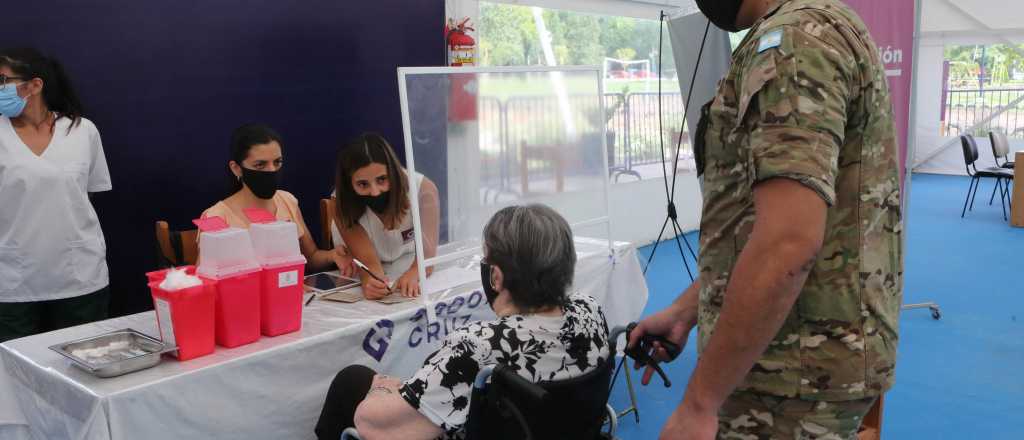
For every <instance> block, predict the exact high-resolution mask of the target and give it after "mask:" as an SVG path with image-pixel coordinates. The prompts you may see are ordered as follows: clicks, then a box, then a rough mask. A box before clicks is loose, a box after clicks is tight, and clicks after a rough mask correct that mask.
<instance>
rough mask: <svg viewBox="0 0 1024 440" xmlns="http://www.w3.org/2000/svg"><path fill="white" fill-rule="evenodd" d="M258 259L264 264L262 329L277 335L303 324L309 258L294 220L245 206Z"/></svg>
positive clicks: (266, 334) (261, 305) (299, 327)
mask: <svg viewBox="0 0 1024 440" xmlns="http://www.w3.org/2000/svg"><path fill="white" fill-rule="evenodd" d="M245 215H246V216H247V217H249V221H250V222H251V224H250V225H249V235H250V236H251V237H252V245H253V250H254V251H255V253H256V261H258V262H259V263H260V266H261V267H262V268H263V273H262V277H263V282H262V290H261V292H260V331H261V332H262V333H263V335H264V336H278V335H283V334H286V333H292V332H296V331H299V329H301V328H302V294H303V288H302V279H303V276H304V275H305V267H306V258H305V257H303V256H302V252H301V251H300V250H299V230H298V226H296V225H295V223H291V222H286V221H277V219H275V218H274V216H273V215H272V214H270V213H269V212H267V211H265V210H263V209H246V210H245Z"/></svg>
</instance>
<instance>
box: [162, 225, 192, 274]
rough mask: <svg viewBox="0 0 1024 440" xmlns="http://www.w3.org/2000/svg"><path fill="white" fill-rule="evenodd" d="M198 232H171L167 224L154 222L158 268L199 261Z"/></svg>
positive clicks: (185, 264)
mask: <svg viewBox="0 0 1024 440" xmlns="http://www.w3.org/2000/svg"><path fill="white" fill-rule="evenodd" d="M198 237H199V230H198V229H191V230H186V231H172V230H171V228H170V226H168V224H167V222H165V221H163V220H159V221H157V222H156V245H157V262H158V264H159V266H160V267H162V268H166V267H171V266H187V265H190V264H196V261H198V260H199V240H198Z"/></svg>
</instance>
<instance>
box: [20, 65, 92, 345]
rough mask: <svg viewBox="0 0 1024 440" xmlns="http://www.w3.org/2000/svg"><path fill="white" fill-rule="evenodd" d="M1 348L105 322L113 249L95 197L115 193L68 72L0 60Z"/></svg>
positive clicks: (48, 66) (56, 68)
mask: <svg viewBox="0 0 1024 440" xmlns="http://www.w3.org/2000/svg"><path fill="white" fill-rule="evenodd" d="M0 83H2V85H0V157H2V158H3V160H0V203H2V206H3V209H0V342H3V341H6V340H10V339H15V338H20V337H24V336H29V335H32V334H36V333H41V332H46V331H50V330H55V329H58V328H63V327H69V326H73V325H78V324H83V323H87V322H92V321H97V320H101V319H105V318H106V317H107V305H108V303H109V301H110V292H109V290H108V285H109V279H108V275H107V261H106V243H105V241H104V239H103V231H102V230H101V229H100V224H99V219H98V218H97V216H96V211H95V210H94V209H93V206H92V204H91V202H90V201H89V194H90V193H95V192H102V191H109V190H110V189H111V185H110V173H109V172H108V170H107V161H106V158H105V157H104V155H103V145H102V143H101V142H100V134H99V132H98V131H97V130H96V126H95V125H93V124H92V122H90V121H89V120H88V119H85V118H83V117H82V106H81V103H80V102H79V100H78V96H77V95H76V94H75V91H74V89H73V88H72V86H71V82H70V80H69V78H68V77H67V75H66V74H65V73H64V69H63V68H62V67H61V65H60V64H59V63H58V62H57V61H56V60H54V59H52V58H47V57H45V56H43V55H41V54H40V53H39V52H38V51H36V50H34V49H10V50H3V51H0Z"/></svg>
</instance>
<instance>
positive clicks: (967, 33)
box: [913, 0, 1024, 175]
mask: <svg viewBox="0 0 1024 440" xmlns="http://www.w3.org/2000/svg"><path fill="white" fill-rule="evenodd" d="M1021 17H1024V2H1021V1H1011V0H924V1H923V5H922V16H921V35H920V48H919V53H918V59H917V69H918V77H917V89H916V90H917V92H916V93H917V115H916V120H915V121H914V122H913V127H914V130H915V133H916V146H915V147H916V148H914V152H915V154H914V160H913V164H914V172H923V173H936V174H953V175H965V174H966V170H965V168H964V158H963V152H962V150H961V148H960V142H959V140H958V138H956V137H944V136H941V135H940V133H941V131H940V126H939V121H940V119H941V113H942V108H941V107H942V94H943V84H942V65H943V61H944V59H945V48H946V46H948V45H971V44H1002V43H1011V42H1012V43H1021V42H1024V27H1021V26H1022V23H1024V22H1022V21H1021ZM976 140H977V143H978V150H979V153H980V157H979V165H983V166H992V165H993V164H994V160H995V159H994V158H993V157H992V146H991V144H990V143H989V140H988V138H987V137H979V138H976ZM1010 147H1011V149H1012V150H1013V151H1019V150H1024V140H1021V139H1011V140H1010ZM1011 155H1012V154H1011Z"/></svg>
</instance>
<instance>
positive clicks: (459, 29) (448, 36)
mask: <svg viewBox="0 0 1024 440" xmlns="http://www.w3.org/2000/svg"><path fill="white" fill-rule="evenodd" d="M468 31H476V29H473V28H472V27H470V26H469V17H466V18H464V19H462V21H461V22H459V23H458V24H456V23H455V20H453V19H450V18H449V19H448V24H447V25H446V26H445V28H444V39H445V41H446V42H447V46H448V65H449V66H473V65H476V40H474V39H473V37H471V36H469V33H468Z"/></svg>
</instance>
